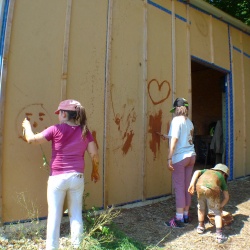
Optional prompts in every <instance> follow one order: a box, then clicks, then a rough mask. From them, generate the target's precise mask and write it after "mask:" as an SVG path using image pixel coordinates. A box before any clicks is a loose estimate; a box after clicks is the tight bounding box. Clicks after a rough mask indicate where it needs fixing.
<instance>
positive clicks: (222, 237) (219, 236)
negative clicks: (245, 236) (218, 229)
mask: <svg viewBox="0 0 250 250" xmlns="http://www.w3.org/2000/svg"><path fill="white" fill-rule="evenodd" d="M226 240H227V236H226V235H224V234H217V236H216V241H217V242H218V243H219V244H221V243H223V242H225V241H226Z"/></svg>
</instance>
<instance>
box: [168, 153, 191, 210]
mask: <svg viewBox="0 0 250 250" xmlns="http://www.w3.org/2000/svg"><path fill="white" fill-rule="evenodd" d="M195 159H196V156H192V157H187V158H185V159H184V160H182V161H179V162H177V163H175V164H173V167H174V171H173V172H172V180H173V186H174V190H175V202H176V207H177V208H184V207H186V206H190V205H191V195H190V194H189V193H188V187H189V184H190V181H191V178H192V174H193V168H194V163H195Z"/></svg>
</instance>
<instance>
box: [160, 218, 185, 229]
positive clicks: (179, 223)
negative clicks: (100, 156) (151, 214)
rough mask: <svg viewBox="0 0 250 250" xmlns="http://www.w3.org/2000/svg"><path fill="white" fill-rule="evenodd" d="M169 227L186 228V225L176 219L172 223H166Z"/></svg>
mask: <svg viewBox="0 0 250 250" xmlns="http://www.w3.org/2000/svg"><path fill="white" fill-rule="evenodd" d="M164 224H165V225H166V226H167V227H173V228H181V227H184V223H183V221H181V220H177V219H176V218H175V217H174V218H173V219H171V220H170V221H166V222H164Z"/></svg>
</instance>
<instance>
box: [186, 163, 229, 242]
mask: <svg viewBox="0 0 250 250" xmlns="http://www.w3.org/2000/svg"><path fill="white" fill-rule="evenodd" d="M228 174H229V169H228V167H227V166H226V165H224V164H217V165H216V166H215V167H214V168H212V169H204V170H196V171H195V172H194V174H193V177H192V179H191V182H190V185H189V188H188V192H189V193H190V194H194V191H195V183H196V181H197V183H196V191H197V200H198V205H197V207H198V221H199V225H198V227H197V232H198V233H199V234H202V233H204V231H205V225H204V219H205V211H206V204H207V206H208V207H207V208H208V210H210V211H212V212H213V213H214V214H215V226H216V240H217V242H218V243H223V242H224V241H226V240H227V237H226V236H225V235H224V234H223V232H222V209H223V207H224V206H225V205H226V204H227V202H228V201H229V193H228V186H227V178H228ZM221 191H222V192H223V196H224V198H223V200H222V201H221V200H220V192H221Z"/></svg>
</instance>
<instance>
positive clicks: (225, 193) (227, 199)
mask: <svg viewBox="0 0 250 250" xmlns="http://www.w3.org/2000/svg"><path fill="white" fill-rule="evenodd" d="M223 196H224V199H223V200H222V202H221V204H220V207H221V209H222V208H223V207H224V206H225V205H226V204H227V203H228V201H229V193H228V191H223Z"/></svg>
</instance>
